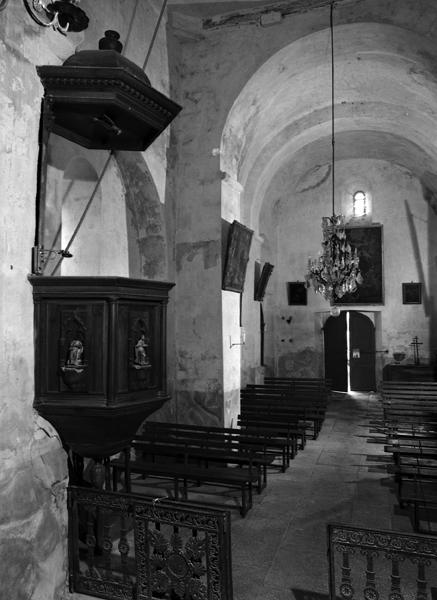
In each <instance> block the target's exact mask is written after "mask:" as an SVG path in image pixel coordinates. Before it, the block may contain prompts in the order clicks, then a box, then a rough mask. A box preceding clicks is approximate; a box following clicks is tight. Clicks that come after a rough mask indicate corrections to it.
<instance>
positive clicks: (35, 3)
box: [24, 0, 89, 35]
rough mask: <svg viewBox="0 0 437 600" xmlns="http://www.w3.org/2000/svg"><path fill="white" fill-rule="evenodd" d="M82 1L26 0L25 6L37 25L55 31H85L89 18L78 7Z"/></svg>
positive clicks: (64, 32)
mask: <svg viewBox="0 0 437 600" xmlns="http://www.w3.org/2000/svg"><path fill="white" fill-rule="evenodd" d="M79 2H80V0H56V1H55V2H51V1H50V0H24V5H25V7H26V9H27V11H28V13H29V14H30V16H31V17H32V19H33V20H34V21H36V23H38V25H42V26H43V27H53V29H54V30H55V31H59V33H63V34H64V35H65V34H66V33H67V31H76V32H77V31H83V30H84V29H86V28H87V27H88V21H89V19H88V17H87V15H86V14H85V12H84V11H83V10H82V9H81V8H79V7H78V6H77V5H78V3H79Z"/></svg>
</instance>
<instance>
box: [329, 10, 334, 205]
mask: <svg viewBox="0 0 437 600" xmlns="http://www.w3.org/2000/svg"><path fill="white" fill-rule="evenodd" d="M334 4H335V3H334V0H333V1H332V2H331V13H330V31H331V147H332V155H331V174H332V179H331V181H332V216H334V215H335V135H334V117H335V109H334Z"/></svg>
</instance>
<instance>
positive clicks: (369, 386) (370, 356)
mask: <svg viewBox="0 0 437 600" xmlns="http://www.w3.org/2000/svg"><path fill="white" fill-rule="evenodd" d="M349 315H350V317H349V336H350V337H349V340H350V342H349V345H350V358H349V360H350V388H351V390H353V391H356V392H370V391H372V390H375V389H376V388H375V383H376V382H375V326H374V325H373V323H372V321H371V320H370V319H369V317H366V315H363V314H362V313H360V312H355V311H351V312H350V313H349Z"/></svg>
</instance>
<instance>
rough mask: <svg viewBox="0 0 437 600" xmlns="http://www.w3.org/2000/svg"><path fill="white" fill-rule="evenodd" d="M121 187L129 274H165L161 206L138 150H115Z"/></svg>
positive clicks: (165, 246) (162, 276) (152, 276)
mask: <svg viewBox="0 0 437 600" xmlns="http://www.w3.org/2000/svg"><path fill="white" fill-rule="evenodd" d="M116 158H117V164H118V167H119V169H120V173H121V177H122V179H123V182H124V187H125V198H126V217H127V238H128V245H129V247H128V254H129V275H130V276H131V277H138V278H144V279H166V278H167V277H168V244H167V235H166V227H165V219H164V212H163V211H164V208H163V205H162V204H161V202H160V200H159V194H158V190H157V187H156V185H155V182H154V180H153V177H152V175H151V173H150V170H149V168H148V167H147V164H146V163H145V161H144V159H143V156H142V155H141V153H139V152H118V153H117V155H116Z"/></svg>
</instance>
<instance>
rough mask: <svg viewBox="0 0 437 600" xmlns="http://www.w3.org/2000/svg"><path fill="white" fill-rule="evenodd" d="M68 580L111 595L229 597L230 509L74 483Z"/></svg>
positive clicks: (127, 599) (112, 599) (73, 586)
mask: <svg viewBox="0 0 437 600" xmlns="http://www.w3.org/2000/svg"><path fill="white" fill-rule="evenodd" d="M69 581H70V591H71V592H77V593H81V594H87V595H90V596H98V597H100V598H106V599H108V600H116V599H117V600H118V599H120V600H121V599H122V600H131V599H132V600H134V599H135V600H155V599H156V600H157V599H158V598H159V599H161V600H162V599H167V598H168V599H170V598H172V599H177V598H180V599H181V600H182V599H184V598H196V599H198V600H232V574H231V543H230V514H229V511H225V510H214V509H210V508H209V507H204V506H197V505H196V507H193V506H191V505H189V504H183V503H177V502H170V501H165V500H164V501H154V500H152V499H151V498H144V497H143V496H137V495H133V494H119V493H113V492H107V491H104V490H90V489H86V488H79V487H71V488H70V489H69Z"/></svg>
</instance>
